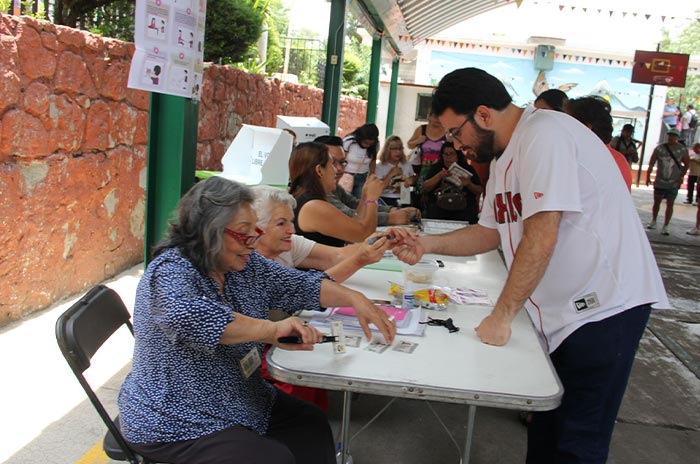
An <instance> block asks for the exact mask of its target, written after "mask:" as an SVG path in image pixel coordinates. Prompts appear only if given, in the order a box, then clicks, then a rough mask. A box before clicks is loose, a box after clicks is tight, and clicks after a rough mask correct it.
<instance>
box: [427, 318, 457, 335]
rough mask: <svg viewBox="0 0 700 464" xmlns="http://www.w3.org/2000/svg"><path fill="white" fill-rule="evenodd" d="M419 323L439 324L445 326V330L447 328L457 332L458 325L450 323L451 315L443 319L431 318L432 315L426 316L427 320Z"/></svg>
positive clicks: (451, 331)
mask: <svg viewBox="0 0 700 464" xmlns="http://www.w3.org/2000/svg"><path fill="white" fill-rule="evenodd" d="M421 324H428V325H440V326H443V327H445V328H447V330H449V331H450V333H453V332H459V327H457V326H456V325H454V324H453V323H452V318H451V317H449V318H447V319H444V320H443V319H433V318H432V317H428V321H427V322H421Z"/></svg>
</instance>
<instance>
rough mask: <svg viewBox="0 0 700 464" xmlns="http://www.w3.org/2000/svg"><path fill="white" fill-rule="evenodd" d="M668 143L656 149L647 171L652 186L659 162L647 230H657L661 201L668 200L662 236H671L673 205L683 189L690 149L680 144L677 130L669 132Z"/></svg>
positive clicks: (648, 180)
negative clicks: (682, 184) (669, 226)
mask: <svg viewBox="0 0 700 464" xmlns="http://www.w3.org/2000/svg"><path fill="white" fill-rule="evenodd" d="M667 136H668V141H667V142H666V143H661V144H659V145H658V146H657V147H656V148H654V152H653V153H652V154H651V159H649V167H648V169H647V186H648V185H649V184H651V175H652V173H653V172H654V166H656V163H657V162H658V164H659V165H658V167H657V169H656V177H655V178H654V206H653V207H652V209H651V222H650V223H649V224H648V225H647V229H651V230H655V229H656V218H657V216H658V215H659V209H661V201H662V200H664V199H665V200H666V213H665V215H664V226H663V228H662V229H661V234H662V235H669V234H670V233H669V230H668V224H669V223H670V222H671V218H672V217H673V203H674V202H675V201H676V196H678V189H679V188H680V187H681V183H682V182H683V177H684V176H685V172H686V171H687V170H688V163H689V157H688V149H687V148H686V147H685V145H683V144H682V143H679V142H678V138H679V137H680V134H679V133H678V131H677V130H676V129H671V130H669V131H668V134H667Z"/></svg>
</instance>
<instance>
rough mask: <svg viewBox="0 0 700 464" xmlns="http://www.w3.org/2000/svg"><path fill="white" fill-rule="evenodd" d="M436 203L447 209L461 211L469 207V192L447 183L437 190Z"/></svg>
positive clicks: (439, 206)
mask: <svg viewBox="0 0 700 464" xmlns="http://www.w3.org/2000/svg"><path fill="white" fill-rule="evenodd" d="M435 205H436V206H437V207H438V208H440V209H444V210H445V211H460V210H463V209H466V207H467V194H466V193H465V192H464V190H462V188H461V187H458V186H456V185H446V186H444V187H441V188H440V189H438V190H437V191H436V192H435Z"/></svg>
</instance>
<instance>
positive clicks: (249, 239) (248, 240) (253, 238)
mask: <svg viewBox="0 0 700 464" xmlns="http://www.w3.org/2000/svg"><path fill="white" fill-rule="evenodd" d="M224 233H225V234H227V235H230V236H231V237H233V238H235V239H236V241H238V243H240V244H241V245H245V246H247V247H249V246H253V245H254V244H255V242H257V241H258V240H260V238H261V237H262V236H263V235H265V231H264V230H262V229H261V228H260V227H256V228H255V235H245V234H240V233H238V232H236V231H233V230H231V229H229V228H228V227H224Z"/></svg>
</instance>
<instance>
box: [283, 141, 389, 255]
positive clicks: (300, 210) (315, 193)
mask: <svg viewBox="0 0 700 464" xmlns="http://www.w3.org/2000/svg"><path fill="white" fill-rule="evenodd" d="M335 172H336V171H335V167H334V166H333V158H331V156H330V154H329V152H328V146H326V145H324V144H322V143H317V142H307V143H300V144H299V145H297V146H296V147H295V148H294V150H292V154H291V155H290V157H289V178H290V179H291V180H292V183H291V185H290V186H289V193H291V194H292V196H293V197H294V198H295V199H296V201H297V206H296V208H295V209H294V227H295V228H296V231H297V234H299V235H302V236H304V237H306V238H308V239H309V240H313V241H314V242H317V243H321V244H323V245H328V246H336V247H338V246H343V245H345V243H346V242H348V243H356V242H362V241H364V240H365V239H366V238H367V237H369V236H370V235H372V233H373V232H374V231H375V230H376V228H377V208H378V206H379V202H378V198H379V195H380V194H381V193H382V189H383V188H384V183H383V182H382V181H381V180H379V179H377V178H376V176H374V175H371V176H370V177H369V178H368V179H367V183H366V185H365V188H364V190H363V196H362V201H363V204H364V206H365V207H364V208H363V213H362V215H361V216H359V217H357V218H355V219H353V218H349V217H347V216H346V215H345V214H343V212H342V211H340V210H339V209H338V208H336V207H335V206H333V205H332V204H331V203H329V202H328V201H327V200H326V196H327V195H328V194H329V193H330V192H333V191H334V190H335V183H336V182H335ZM358 210H359V208H358Z"/></svg>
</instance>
